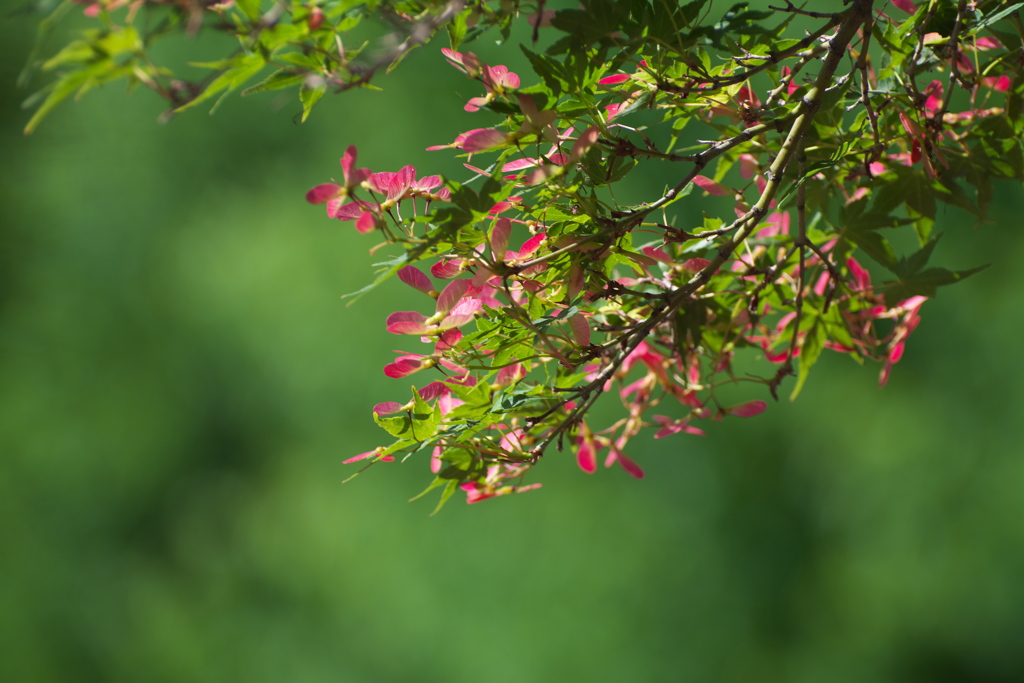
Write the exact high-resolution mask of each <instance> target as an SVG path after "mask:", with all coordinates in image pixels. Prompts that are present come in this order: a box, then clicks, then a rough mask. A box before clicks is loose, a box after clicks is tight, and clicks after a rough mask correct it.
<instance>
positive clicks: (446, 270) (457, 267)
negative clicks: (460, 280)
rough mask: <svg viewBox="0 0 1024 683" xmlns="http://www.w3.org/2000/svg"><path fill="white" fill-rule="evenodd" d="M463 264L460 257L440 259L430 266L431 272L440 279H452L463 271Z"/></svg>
mask: <svg viewBox="0 0 1024 683" xmlns="http://www.w3.org/2000/svg"><path fill="white" fill-rule="evenodd" d="M461 264H462V261H461V260H459V259H451V260H445V261H438V262H437V263H435V264H434V265H432V266H431V267H430V274H431V275H433V276H434V277H436V278H438V279H440V280H451V279H452V278H453V277H457V276H458V275H459V273H461V272H462V266H461Z"/></svg>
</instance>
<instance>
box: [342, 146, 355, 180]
mask: <svg viewBox="0 0 1024 683" xmlns="http://www.w3.org/2000/svg"><path fill="white" fill-rule="evenodd" d="M355 167H356V146H355V145H349V147H348V149H346V150H345V154H344V156H342V157H341V170H342V172H343V173H344V174H345V184H346V185H351V184H353V183H352V182H351V178H352V171H353V169H355Z"/></svg>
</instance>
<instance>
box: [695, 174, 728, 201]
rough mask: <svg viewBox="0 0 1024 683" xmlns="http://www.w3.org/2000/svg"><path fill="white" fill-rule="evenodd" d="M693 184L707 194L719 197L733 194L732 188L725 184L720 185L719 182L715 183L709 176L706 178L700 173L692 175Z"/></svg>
mask: <svg viewBox="0 0 1024 683" xmlns="http://www.w3.org/2000/svg"><path fill="white" fill-rule="evenodd" d="M693 184H694V185H696V186H697V187H699V188H700V189H702V190H704V191H705V192H707V193H708V194H713V195H716V196H719V197H728V196H730V195H732V194H733V192H732V190H730V189H729V188H727V187H726V186H724V185H721V184H720V183H716V182H715V181H714V180H712V179H711V178H706V177H705V176H702V175H699V176H694V178H693Z"/></svg>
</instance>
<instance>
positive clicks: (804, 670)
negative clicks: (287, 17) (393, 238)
mask: <svg viewBox="0 0 1024 683" xmlns="http://www.w3.org/2000/svg"><path fill="white" fill-rule="evenodd" d="M29 28H30V25H29V23H28V21H26V20H9V21H8V20H5V21H4V22H3V24H2V25H0V31H2V36H3V43H2V44H3V48H2V50H3V59H2V60H0V69H2V73H0V75H2V77H0V87H2V88H3V89H4V90H3V92H4V97H3V109H2V110H0V117H2V124H0V125H2V127H0V136H2V138H0V139H2V148H3V150H4V155H3V159H2V161H0V173H2V176H0V192H2V193H3V197H2V199H3V209H2V210H3V220H2V221H0V226H2V227H0V235H2V238H0V283H2V291H0V345H2V351H0V524H2V526H0V577H3V581H2V582H0V680H16V681H53V680H60V681H79V680H80V681H90V680H96V681H122V680H123V681H132V682H135V681H139V680H146V681H149V680H153V681H189V682H191V681H224V680H233V679H242V678H244V679H247V680H251V681H264V680H265V681H279V680H289V681H298V682H304V681H321V680H322V681H337V680H344V681H417V682H419V681H470V680H487V681H499V682H500V681H506V680H507V681H522V680H536V681H549V680H550V681H554V680H565V679H573V680H575V679H580V680H593V681H620V680H627V679H636V680H694V681H698V680H701V681H703V680H711V681H745V680H759V681H774V680H778V681H820V680H829V681H863V680H879V681H972V682H973V681H981V682H986V681H993V682H996V681H1013V680H1019V678H1020V676H1021V675H1022V674H1024V655H1022V654H1021V653H1022V652H1024V623H1022V622H1024V587H1022V586H1021V582H1020V580H1019V577H1020V576H1021V575H1022V572H1024V550H1022V548H1024V514H1022V513H1024V502H1022V501H1024V497H1022V496H1021V493H1020V492H1021V490H1022V487H1024V461H1022V459H1021V455H1020V452H1021V449H1020V446H1019V443H1018V442H1019V440H1020V439H1019V434H1020V427H1019V426H1018V425H1019V420H1018V416H1017V413H1018V412H1019V410H1020V406H1021V405H1024V395H1022V394H1024V392H1022V389H1021V382H1022V379H1024V377H1022V375H1024V366H1022V364H1021V362H1020V358H1019V348H1020V339H1021V337H1022V333H1024V313H1022V311H1021V307H1020V306H1019V305H1018V304H1017V300H1018V299H1019V292H1020V291H1022V286H1024V275H1022V274H1021V270H1020V268H1018V267H1017V264H1018V263H1020V261H1021V258H1022V257H1024V243H1022V242H1021V240H1020V238H1019V236H1018V234H1019V231H1018V230H1017V223H1018V222H1019V216H1020V213H1021V210H1022V206H1024V196H1021V195H1020V193H1019V191H1018V190H1017V189H1016V188H1011V187H1010V186H1007V185H1001V186H998V189H997V197H996V205H995V207H994V210H993V216H992V217H993V222H992V223H991V224H988V225H984V226H982V227H980V228H976V229H975V228H973V227H972V226H973V221H972V220H971V219H969V218H968V217H965V216H961V215H959V214H956V213H954V212H952V211H950V212H949V213H947V214H946V216H944V217H943V221H944V223H943V225H944V228H943V229H945V230H946V237H945V238H944V240H943V243H942V244H941V245H940V246H939V248H938V249H939V251H940V252H942V254H941V255H942V256H944V257H947V258H950V259H955V260H956V261H957V262H958V263H959V262H961V261H962V262H963V263H965V264H975V263H986V262H994V263H995V264H996V265H995V266H993V267H992V268H991V269H990V270H988V271H986V273H984V274H982V275H979V276H977V277H976V278H974V279H972V280H971V281H969V282H966V283H963V284H961V285H959V286H957V287H955V288H950V289H948V290H943V291H942V292H941V293H940V294H939V296H938V297H937V298H936V300H935V301H934V302H932V303H930V304H929V310H928V316H927V318H926V320H925V322H924V323H922V325H921V327H920V329H919V330H918V331H917V332H916V334H915V336H914V338H913V340H912V342H911V349H910V351H911V353H908V355H907V357H906V359H905V360H904V361H902V362H901V364H900V366H899V367H898V369H897V370H896V371H895V372H894V375H893V379H892V380H891V382H890V384H889V385H888V386H887V388H886V389H885V390H884V391H880V390H878V389H877V386H876V382H875V378H874V375H873V373H866V372H864V371H863V370H862V369H861V368H858V367H856V366H854V365H853V364H852V363H850V362H849V361H847V360H845V359H843V358H838V357H836V358H826V359H823V360H822V362H821V365H822V366H823V367H822V368H821V370H820V371H819V372H818V373H817V375H816V376H815V377H814V378H813V379H812V380H811V381H810V382H809V384H808V386H807V387H806V388H805V390H804V395H803V400H801V401H800V402H798V403H797V404H794V405H788V404H787V405H782V404H780V405H779V406H776V407H775V409H774V410H773V411H771V412H770V413H768V414H766V415H764V416H762V417H760V418H757V419H754V420H749V421H742V422H739V423H736V422H731V423H730V422H726V423H721V424H718V425H713V427H717V429H715V428H713V429H711V430H710V434H709V436H708V438H706V439H680V440H679V441H672V440H667V441H662V442H657V443H655V442H650V441H648V442H644V445H643V448H645V449H647V452H646V453H642V452H641V450H640V448H641V447H640V445H639V441H637V442H635V443H636V444H637V445H636V451H637V453H636V454H637V456H638V457H643V461H644V464H645V468H647V470H648V478H647V479H645V480H644V481H642V482H636V481H633V480H632V479H630V478H629V477H626V476H625V475H624V474H623V473H621V472H619V471H616V470H613V471H603V470H602V471H601V472H600V473H599V474H598V475H595V476H593V477H588V476H586V475H583V474H581V473H579V471H578V470H577V469H576V468H575V465H574V463H572V462H571V461H570V458H568V457H566V458H558V457H557V456H554V457H552V458H551V459H550V462H549V464H548V466H547V470H548V471H547V473H546V476H545V488H544V489H542V490H540V491H537V492H533V493H528V494H524V495H522V496H516V497H512V498H511V499H502V500H500V501H491V502H488V503H485V504H482V505H479V506H473V507H470V508H466V507H463V506H452V507H450V508H449V509H447V510H446V512H445V514H444V515H442V516H441V517H439V518H435V519H428V518H427V513H428V512H429V510H430V508H431V504H430V503H419V504H413V505H406V504H405V503H403V502H401V501H402V500H403V498H405V497H409V496H411V495H413V494H415V493H417V492H418V490H419V488H420V483H421V480H422V476H423V473H424V470H425V468H426V463H425V462H423V463H416V462H410V463H408V464H406V465H405V466H391V467H392V470H391V471H390V472H382V471H381V470H382V469H383V468H384V467H387V465H380V466H378V468H377V469H374V470H372V471H370V472H368V473H367V474H366V475H364V476H361V477H360V478H358V479H357V480H355V481H354V482H352V483H350V484H348V485H345V486H344V487H343V486H341V484H340V482H341V480H342V479H343V478H344V477H345V476H346V475H347V473H348V469H347V468H343V467H342V466H341V465H340V462H341V460H342V459H344V458H345V457H348V456H350V455H352V454H354V453H357V452H360V451H363V450H366V449H367V448H369V447H370V446H372V445H375V444H376V440H377V439H378V428H377V427H376V425H374V424H373V422H372V419H371V417H370V415H369V410H368V408H367V406H369V405H372V404H373V403H374V402H376V401H379V400H384V399H386V398H388V397H389V393H390V392H391V391H392V390H393V385H392V384H391V382H390V381H389V380H386V379H385V378H384V377H383V375H382V374H381V372H380V368H381V366H383V365H384V363H386V362H388V361H390V360H391V359H392V358H393V355H392V354H391V353H390V352H389V347H388V346H386V345H385V344H383V343H382V340H385V339H386V337H385V333H384V332H383V317H384V312H386V311H388V310H394V308H395V306H397V305H398V303H397V302H399V301H400V300H401V299H402V298H404V297H405V292H404V291H403V290H402V287H401V285H399V284H398V283H394V284H392V285H390V286H386V287H384V288H382V289H380V290H378V291H376V292H374V293H372V294H370V295H368V297H367V298H364V299H363V300H361V301H360V302H358V303H357V304H355V306H353V307H350V308H346V307H345V305H344V303H343V302H341V301H340V300H339V298H338V295H340V294H342V293H345V292H349V291H352V290H354V289H357V288H358V287H360V286H361V285H362V284H364V283H365V282H366V281H367V280H368V279H369V277H370V267H369V265H368V264H367V259H366V258H365V248H366V247H367V244H366V241H365V240H364V239H361V238H359V237H358V236H357V235H356V234H355V233H354V232H352V231H350V230H348V229H345V226H341V225H335V224H330V223H327V222H325V221H324V220H323V216H322V213H321V211H318V210H316V209H314V208H311V207H309V206H308V205H306V204H305V203H304V202H303V201H302V194H303V193H304V191H305V190H306V189H307V188H308V187H310V186H311V185H312V184H314V183H315V182H319V181H320V180H321V179H322V177H323V175H324V173H325V169H330V170H329V171H328V172H336V171H335V169H336V168H337V167H336V166H335V164H336V163H337V157H338V156H340V153H341V151H342V150H343V149H344V146H345V145H347V144H349V143H350V142H352V141H358V142H359V145H360V153H361V155H365V158H366V159H367V160H368V161H370V162H371V163H372V164H373V165H374V167H375V168H376V167H380V168H382V169H383V168H397V167H398V166H399V165H401V164H404V163H414V164H416V165H417V167H418V168H420V169H421V170H423V171H430V172H449V173H450V172H452V171H454V170H456V169H454V168H451V167H446V166H445V164H450V163H451V162H449V161H448V158H447V157H445V156H444V155H441V156H440V157H438V156H431V155H429V154H427V153H424V154H423V156H422V157H421V158H419V159H413V160H410V159H409V156H408V150H409V149H410V148H417V149H418V148H423V147H426V146H427V145H430V144H436V143H438V142H444V141H447V140H450V139H452V137H454V135H455V133H457V132H459V131H460V130H464V129H466V128H467V127H469V126H470V125H472V124H471V123H470V122H471V121H473V119H471V118H470V117H469V115H466V118H465V119H464V120H450V119H445V120H444V121H443V124H440V125H443V126H448V128H445V129H442V128H441V127H440V125H439V124H437V123H435V122H436V121H438V118H439V117H438V116H431V112H438V113H440V112H444V113H445V115H446V116H447V112H450V111H451V110H452V109H453V106H452V103H453V102H454V103H455V106H458V104H459V103H461V102H463V101H464V100H465V99H466V97H468V96H470V95H472V94H475V93H473V92H468V86H467V82H466V80H465V79H464V77H462V76H460V75H459V74H457V73H455V72H454V71H453V70H450V69H444V68H441V67H442V66H443V65H442V64H441V57H440V55H439V54H438V53H437V51H436V49H433V48H427V49H425V50H422V51H420V52H419V53H417V54H414V55H412V56H410V58H409V61H408V63H407V64H406V65H405V68H404V69H401V70H399V71H396V72H395V73H394V74H392V75H391V76H389V77H388V78H387V79H385V80H384V81H382V82H381V83H380V84H381V85H383V86H384V87H385V88H386V92H384V93H370V92H350V93H346V94H345V95H344V96H341V97H338V98H325V99H324V100H323V101H321V103H320V105H319V106H318V109H317V111H316V112H315V113H314V115H313V116H311V118H310V120H309V121H308V122H307V123H305V124H303V125H301V126H297V125H294V124H293V117H294V116H295V114H296V113H297V111H296V106H295V105H294V103H292V102H291V100H288V101H286V102H280V103H279V102H277V101H276V100H275V99H274V98H273V96H264V97H263V98H262V99H257V100H256V101H255V102H252V101H245V100H242V101H239V100H238V99H237V98H236V99H234V100H231V101H229V102H226V103H225V105H224V106H223V108H222V109H221V110H220V111H219V112H218V113H217V115H216V116H215V117H213V118H207V117H206V116H205V114H202V113H197V112H192V113H190V114H189V115H188V116H182V117H179V118H177V119H175V120H174V121H173V122H171V123H170V124H169V125H167V126H157V125H156V124H154V123H153V121H154V119H155V118H156V116H157V115H158V114H159V112H160V111H161V103H159V102H154V101H152V100H151V99H148V98H145V97H138V96H137V97H132V98H126V97H125V96H124V94H123V93H121V92H117V91H116V90H112V89H107V90H104V91H101V92H98V93H94V94H92V95H90V97H89V98H87V99H86V100H84V101H83V102H82V103H80V104H77V105H71V106H65V107H64V108H63V109H62V110H59V111H57V112H55V113H54V114H52V119H50V120H49V121H48V124H47V126H44V127H43V128H41V129H40V130H39V131H38V132H37V133H36V134H35V135H34V136H33V137H32V138H30V139H25V138H24V137H22V135H21V129H22V127H23V126H24V123H25V117H26V114H25V113H24V112H22V111H21V110H19V108H18V102H19V101H20V99H21V98H22V96H23V92H16V91H15V90H14V85H13V84H14V80H15V77H16V74H17V71H18V69H19V68H20V65H21V60H22V58H23V56H24V55H25V54H27V51H28V49H29V44H28V40H29V35H30V30H29ZM481 52H483V50H481ZM412 113H415V116H413V115H411V114H412ZM420 124H422V126H421V125H420ZM937 229H938V228H937Z"/></svg>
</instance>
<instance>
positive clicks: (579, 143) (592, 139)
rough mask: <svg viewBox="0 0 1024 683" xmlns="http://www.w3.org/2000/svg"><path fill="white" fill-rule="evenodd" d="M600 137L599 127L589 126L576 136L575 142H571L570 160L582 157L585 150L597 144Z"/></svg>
mask: <svg viewBox="0 0 1024 683" xmlns="http://www.w3.org/2000/svg"><path fill="white" fill-rule="evenodd" d="M599 137H601V129H600V128H598V127H597V126H591V127H590V128H588V129H587V130H586V131H584V132H583V134H582V135H580V136H579V138H577V140H576V142H574V143H573V146H572V150H571V151H570V152H569V159H570V161H578V160H579V159H582V158H583V155H584V154H586V153H587V150H588V149H590V148H591V147H593V146H594V145H595V144H597V140H598V138H599Z"/></svg>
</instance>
